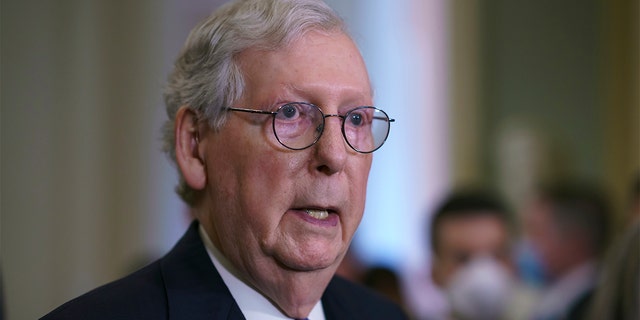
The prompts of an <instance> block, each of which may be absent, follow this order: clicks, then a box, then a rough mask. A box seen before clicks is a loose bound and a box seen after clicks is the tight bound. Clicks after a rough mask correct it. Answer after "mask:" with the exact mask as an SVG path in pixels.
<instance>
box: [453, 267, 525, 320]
mask: <svg viewBox="0 0 640 320" xmlns="http://www.w3.org/2000/svg"><path fill="white" fill-rule="evenodd" d="M511 290H512V277H511V273H510V272H509V271H508V270H507V269H506V268H505V267H504V266H502V265H501V264H500V263H498V262H497V261H495V260H494V259H492V258H490V257H479V258H476V259H474V260H473V261H471V262H470V263H469V264H467V265H466V266H464V267H463V268H462V269H460V270H459V271H457V272H456V273H455V274H454V275H453V277H452V279H451V282H450V283H449V286H448V287H447V289H446V291H447V295H448V297H449V302H450V304H451V309H452V311H453V313H454V315H455V316H457V317H459V318H460V319H465V320H469V319H474V320H476V319H477V320H484V319H492V320H493V319H500V318H501V317H502V316H503V314H504V311H505V309H506V306H507V305H508V300H509V297H510V295H511Z"/></svg>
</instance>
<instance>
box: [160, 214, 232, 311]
mask: <svg viewBox="0 0 640 320" xmlns="http://www.w3.org/2000/svg"><path fill="white" fill-rule="evenodd" d="M161 270H162V277H163V281H164V285H165V290H166V293H167V301H168V307H169V319H172V320H176V319H185V320H186V319H189V320H199V319H202V320H205V319H206V320H211V319H220V320H222V319H242V320H244V319H245V318H244V316H243V315H242V312H241V311H240V308H239V307H238V305H237V304H236V302H235V300H234V299H233V296H232V295H231V293H230V292H229V289H228V288H227V286H226V285H225V284H224V281H223V280H222V278H221V277H220V274H219V273H218V271H217V270H216V268H215V267H214V266H213V263H212V262H211V259H210V258H209V256H208V254H207V251H206V249H205V247H204V245H203V243H202V240H201V239H200V235H199V234H198V223H197V222H195V221H194V222H193V223H192V224H191V226H190V227H189V230H188V231H187V232H186V233H185V235H184V236H183V237H182V239H180V241H179V242H178V243H177V244H176V246H175V247H174V248H173V249H172V250H171V251H170V252H169V253H168V254H167V255H166V256H165V257H164V258H163V259H162V262H161Z"/></svg>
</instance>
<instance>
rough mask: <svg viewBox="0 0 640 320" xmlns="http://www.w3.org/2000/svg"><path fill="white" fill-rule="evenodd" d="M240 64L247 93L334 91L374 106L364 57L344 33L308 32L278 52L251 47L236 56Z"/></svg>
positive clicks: (295, 93)
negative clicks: (275, 89)
mask: <svg viewBox="0 0 640 320" xmlns="http://www.w3.org/2000/svg"><path fill="white" fill-rule="evenodd" d="M237 63H238V65H239V67H240V68H241V72H242V74H243V77H244V80H245V86H246V89H247V90H246V93H247V94H252V91H255V90H273V89H274V88H276V87H277V88H278V90H277V91H278V92H280V93H284V94H294V95H298V96H305V95H307V94H308V95H311V96H312V95H313V94H314V93H318V92H320V91H331V92H333V93H335V94H340V95H341V96H343V97H346V98H347V99H353V100H359V101H358V102H359V103H363V101H368V102H369V104H370V103H371V99H372V95H373V94H372V88H371V83H370V80H369V75H368V72H367V69H366V65H365V63H364V60H363V58H362V55H361V54H360V51H359V49H358V48H357V46H356V44H355V43H354V42H353V40H352V39H351V38H350V37H349V36H348V35H347V34H345V33H342V32H333V33H326V32H309V33H306V34H305V35H304V36H302V37H300V38H298V39H296V40H295V41H293V42H291V43H289V44H288V45H287V46H285V47H281V48H278V49H264V48H260V47H257V48H250V49H247V50H245V51H243V52H242V53H241V54H239V55H238V56H237ZM330 86H333V88H329V87H330ZM338 88H341V91H340V90H337V89H338ZM325 89H326V90H325ZM350 96H353V97H350ZM272 98H273V99H277V97H272ZM354 103H357V102H356V101H354Z"/></svg>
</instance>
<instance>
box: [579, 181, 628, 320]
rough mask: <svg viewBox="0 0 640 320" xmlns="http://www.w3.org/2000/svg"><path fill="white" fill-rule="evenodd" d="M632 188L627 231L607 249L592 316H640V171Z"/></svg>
mask: <svg viewBox="0 0 640 320" xmlns="http://www.w3.org/2000/svg"><path fill="white" fill-rule="evenodd" d="M631 191H632V192H631V197H630V198H631V199H630V200H631V201H630V208H629V210H627V211H628V216H627V217H625V223H624V228H623V232H622V234H621V235H620V236H619V237H618V238H617V239H616V241H615V242H614V244H613V245H612V246H611V247H610V248H609V250H608V251H607V254H606V258H605V260H604V266H603V270H602V277H601V279H600V281H599V283H598V286H597V287H596V289H595V291H594V293H593V300H592V302H591V305H590V308H589V309H588V311H589V312H588V318H586V319H588V320H600V319H616V320H637V319H640V174H638V176H636V180H635V182H634V184H633V186H632V188H631Z"/></svg>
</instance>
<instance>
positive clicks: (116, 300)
mask: <svg viewBox="0 0 640 320" xmlns="http://www.w3.org/2000/svg"><path fill="white" fill-rule="evenodd" d="M322 305H323V307H324V312H325V316H326V317H327V319H328V320H329V319H385V320H386V319H406V316H405V315H404V314H403V312H402V311H401V310H400V308H399V307H397V306H396V305H394V304H392V303H391V302H389V301H387V300H385V299H384V298H382V297H381V296H379V295H377V294H375V293H373V292H371V291H369V290H368V289H365V288H364V287H361V286H359V285H356V284H353V283H350V282H348V281H346V280H344V279H342V278H340V277H334V278H333V279H332V280H331V282H330V283H329V285H328V287H327V289H326V290H325V292H324V294H323V296H322ZM42 319H44V320H53V319H91V320H100V319H109V320H115V319H152V320H158V319H172V320H175V319H185V320H187V319H188V320H197V319H203V320H204V319H206V320H212V319H244V316H243V315H242V312H241V311H240V308H239V307H238V305H237V304H236V302H235V300H234V299H233V296H231V293H230V292H229V289H228V288H227V287H226V285H225V284H224V282H223V280H222V278H221V277H220V274H219V273H218V271H217V270H216V269H215V267H214V266H213V263H212V262H211V259H210V258H209V256H208V254H207V252H206V249H205V247H204V245H203V243H202V240H201V239H200V235H199V234H198V223H197V222H194V223H192V224H191V226H190V227H189V230H188V231H187V232H186V233H185V235H184V236H183V237H182V239H180V241H179V242H178V243H177V244H176V246H175V247H174V248H173V249H172V250H171V251H170V252H169V253H168V254H167V255H166V256H164V257H163V258H161V259H159V260H157V261H155V262H153V263H152V264H150V265H148V266H146V267H144V268H142V269H140V270H139V271H136V272H135V273H133V274H131V275H129V276H127V277H125V278H122V279H120V280H117V281H115V282H112V283H109V284H106V285H104V286H102V287H100V288H97V289H95V290H93V291H90V292H88V293H86V294H84V295H82V296H80V297H78V298H76V299H74V300H71V301H69V302H67V303H65V304H63V305H62V306H60V307H58V308H57V309H55V310H54V311H52V312H51V313H49V314H47V315H46V316H44V317H43V318H42Z"/></svg>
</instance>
